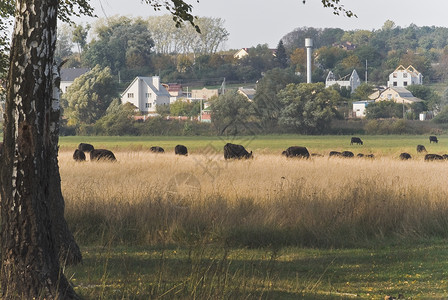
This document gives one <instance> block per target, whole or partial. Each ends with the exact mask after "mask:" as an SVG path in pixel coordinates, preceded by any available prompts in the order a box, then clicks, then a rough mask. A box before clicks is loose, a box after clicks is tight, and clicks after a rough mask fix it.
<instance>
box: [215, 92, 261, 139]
mask: <svg viewBox="0 0 448 300" xmlns="http://www.w3.org/2000/svg"><path fill="white" fill-rule="evenodd" d="M210 108H211V111H212V123H213V125H214V126H215V128H217V130H218V132H219V133H220V134H221V135H222V134H224V133H225V132H226V130H230V131H231V133H232V134H233V135H236V134H238V132H239V131H241V129H242V128H243V127H245V126H247V123H248V122H250V121H251V117H252V116H253V115H254V113H255V111H254V105H253V102H250V101H249V100H248V99H247V98H246V97H245V96H243V95H241V94H239V93H238V92H236V91H234V92H228V93H226V94H224V95H220V96H219V97H216V98H214V99H213V100H211V107H210Z"/></svg>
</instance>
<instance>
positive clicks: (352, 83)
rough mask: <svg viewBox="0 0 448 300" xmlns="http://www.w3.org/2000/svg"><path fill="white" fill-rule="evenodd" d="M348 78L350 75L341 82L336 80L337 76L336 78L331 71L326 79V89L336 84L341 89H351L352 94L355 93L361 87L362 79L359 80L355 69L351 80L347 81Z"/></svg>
mask: <svg viewBox="0 0 448 300" xmlns="http://www.w3.org/2000/svg"><path fill="white" fill-rule="evenodd" d="M347 77H348V75H346V76H344V77H343V78H341V79H339V80H336V76H334V74H333V72H331V71H330V72H328V75H327V78H326V79H325V87H326V88H327V87H330V86H332V85H334V84H338V85H339V86H340V87H348V88H350V90H351V92H352V93H353V92H354V91H355V90H356V89H357V88H358V86H360V85H361V79H359V76H358V72H356V70H355V69H353V71H352V74H351V75H350V78H348V80H345V79H346V78H347Z"/></svg>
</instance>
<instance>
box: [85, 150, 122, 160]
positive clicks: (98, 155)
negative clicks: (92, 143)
mask: <svg viewBox="0 0 448 300" xmlns="http://www.w3.org/2000/svg"><path fill="white" fill-rule="evenodd" d="M99 160H109V161H116V160H117V159H116V158H115V155H114V154H113V153H112V151H110V150H106V149H93V150H92V151H90V161H99Z"/></svg>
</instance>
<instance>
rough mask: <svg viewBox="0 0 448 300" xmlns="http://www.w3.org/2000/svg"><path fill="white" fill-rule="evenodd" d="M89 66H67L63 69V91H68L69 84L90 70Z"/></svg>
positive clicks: (61, 86)
mask: <svg viewBox="0 0 448 300" xmlns="http://www.w3.org/2000/svg"><path fill="white" fill-rule="evenodd" d="M89 71H90V69H89V68H67V69H61V83H60V85H59V88H60V89H61V92H62V93H65V92H67V89H68V87H69V86H71V85H72V84H73V82H74V81H75V79H76V78H78V77H79V76H81V75H84V74H85V73H87V72H89Z"/></svg>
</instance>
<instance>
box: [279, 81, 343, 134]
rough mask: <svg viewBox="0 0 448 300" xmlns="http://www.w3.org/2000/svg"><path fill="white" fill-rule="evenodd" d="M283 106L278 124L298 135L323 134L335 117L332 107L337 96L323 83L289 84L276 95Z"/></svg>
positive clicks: (335, 92)
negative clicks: (290, 128)
mask: <svg viewBox="0 0 448 300" xmlns="http://www.w3.org/2000/svg"><path fill="white" fill-rule="evenodd" d="M278 98H279V99H280V101H281V102H282V103H283V104H284V109H283V110H282V112H281V116H280V119H279V123H280V124H282V125H285V126H288V127H292V128H294V129H295V130H296V131H297V132H298V133H305V134H319V133H323V132H324V131H325V130H326V129H327V128H328V127H329V125H330V122H331V119H332V118H333V117H334V116H335V114H336V113H335V111H334V106H335V104H336V102H337V101H338V99H339V94H338V93H337V91H335V90H333V89H325V85H324V84H323V83H314V84H313V83H300V84H289V85H288V86H286V88H285V89H283V90H281V91H280V92H279V93H278Z"/></svg>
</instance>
